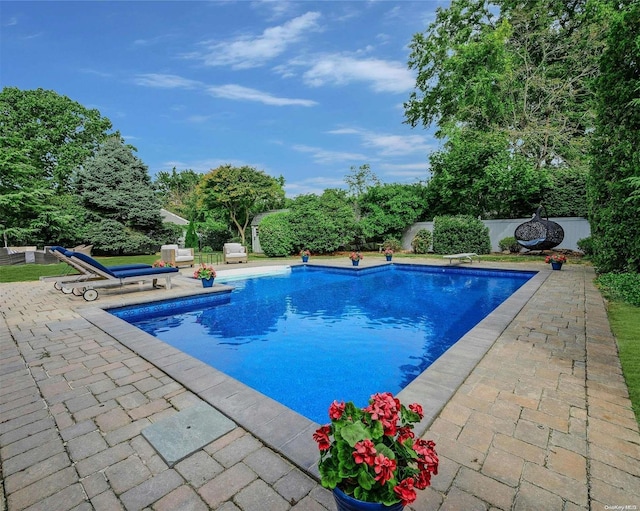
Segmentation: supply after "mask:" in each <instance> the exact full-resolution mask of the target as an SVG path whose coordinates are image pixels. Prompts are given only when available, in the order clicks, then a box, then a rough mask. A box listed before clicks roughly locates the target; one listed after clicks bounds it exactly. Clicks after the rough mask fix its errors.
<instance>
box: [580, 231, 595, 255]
mask: <svg viewBox="0 0 640 511" xmlns="http://www.w3.org/2000/svg"><path fill="white" fill-rule="evenodd" d="M577 245H578V248H579V249H580V250H582V251H583V252H584V255H588V256H590V255H593V238H591V236H587V237H586V238H582V239H579V240H578V242H577Z"/></svg>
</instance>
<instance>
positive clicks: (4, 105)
mask: <svg viewBox="0 0 640 511" xmlns="http://www.w3.org/2000/svg"><path fill="white" fill-rule="evenodd" d="M110 129H111V122H110V121H109V119H107V118H105V117H101V116H100V113H99V112H98V111H97V110H90V109H87V108H85V107H83V106H82V105H80V104H78V103H76V102H75V101H72V100H71V99H69V98H67V97H65V96H60V95H58V94H57V93H55V92H53V91H47V90H43V89H37V90H29V91H22V90H20V89H17V88H15V87H5V88H4V89H2V91H1V92H0V219H2V220H0V221H1V223H2V224H3V229H4V230H5V234H6V235H7V237H8V239H10V240H11V241H12V242H13V243H15V244H37V245H51V244H55V243H60V244H67V243H71V244H72V243H75V242H76V241H79V240H81V237H82V235H81V233H80V230H81V229H80V228H81V227H82V218H83V212H82V210H81V209H78V207H77V201H76V200H75V199H74V198H73V197H72V196H71V195H68V194H69V191H70V183H71V176H72V173H73V171H74V170H75V168H76V167H77V166H79V165H80V164H81V163H82V162H83V161H84V160H85V159H86V158H87V157H88V156H91V155H93V154H94V152H95V151H96V149H97V148H98V146H99V144H100V142H101V141H103V140H104V139H105V138H106V137H107V136H108V134H107V132H108V131H109V130H110Z"/></svg>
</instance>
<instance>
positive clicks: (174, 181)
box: [153, 167, 202, 219]
mask: <svg viewBox="0 0 640 511" xmlns="http://www.w3.org/2000/svg"><path fill="white" fill-rule="evenodd" d="M201 179H202V174H199V173H197V172H195V171H193V170H190V169H187V170H182V171H179V172H178V171H176V168H175V167H174V168H173V169H172V170H171V172H167V171H164V170H163V171H160V172H158V173H157V174H156V177H155V180H154V182H153V184H154V186H155V188H156V190H157V192H158V196H159V198H160V201H161V202H162V206H163V207H164V208H166V209H168V210H169V211H172V212H174V213H177V214H178V215H181V216H183V217H185V218H189V219H194V218H195V217H196V215H197V204H196V203H197V196H196V187H197V186H198V183H199V182H200V180H201Z"/></svg>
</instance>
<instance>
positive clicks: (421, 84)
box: [405, 0, 605, 168]
mask: <svg viewBox="0 0 640 511" xmlns="http://www.w3.org/2000/svg"><path fill="white" fill-rule="evenodd" d="M604 28H605V23H604V22H603V19H602V17H600V16H598V15H597V13H594V11H593V10H592V9H591V8H589V5H588V2H587V0H574V1H570V2H569V1H565V0H552V1H549V0H532V1H529V2H519V1H512V0H495V1H487V0H453V1H452V2H451V6H450V7H449V8H448V9H438V13H437V16H436V20H435V22H434V23H432V24H431V25H430V26H429V29H428V30H427V32H426V33H425V34H416V35H415V36H414V38H413V41H412V43H411V49H412V53H411V55H410V59H409V67H410V68H412V69H415V70H417V72H418V78H417V81H416V89H417V90H416V91H414V92H413V93H411V95H410V97H409V101H407V102H406V103H405V114H406V120H407V122H408V123H409V124H411V125H412V126H417V125H418V124H423V125H424V126H430V125H431V124H433V123H437V124H438V126H439V127H440V128H445V127H447V126H449V127H451V126H453V125H458V126H459V125H463V126H465V127H466V128H467V129H477V130H481V131H489V130H490V131H495V132H502V133H504V134H505V135H506V136H507V139H508V140H509V144H510V150H511V151H513V152H515V153H518V154H522V155H524V156H525V157H527V158H528V159H530V160H531V161H532V162H533V163H534V164H535V167H536V168H540V167H544V166H549V165H558V164H561V163H563V164H568V165H584V164H585V161H586V159H587V144H586V136H587V134H588V131H589V130H590V129H591V128H592V127H593V95H592V93H591V90H590V81H591V80H593V78H594V77H595V76H596V74H597V69H598V67H597V66H598V55H599V54H600V53H601V51H602V48H603V33H604ZM438 133H439V134H440V135H445V133H444V132H442V131H439V132H438Z"/></svg>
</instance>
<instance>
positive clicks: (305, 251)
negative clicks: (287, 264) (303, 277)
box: [300, 248, 311, 257]
mask: <svg viewBox="0 0 640 511" xmlns="http://www.w3.org/2000/svg"><path fill="white" fill-rule="evenodd" d="M300 255H301V256H302V257H305V256H306V257H309V256H310V255H311V251H310V250H309V249H308V248H303V249H302V250H301V251H300Z"/></svg>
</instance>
